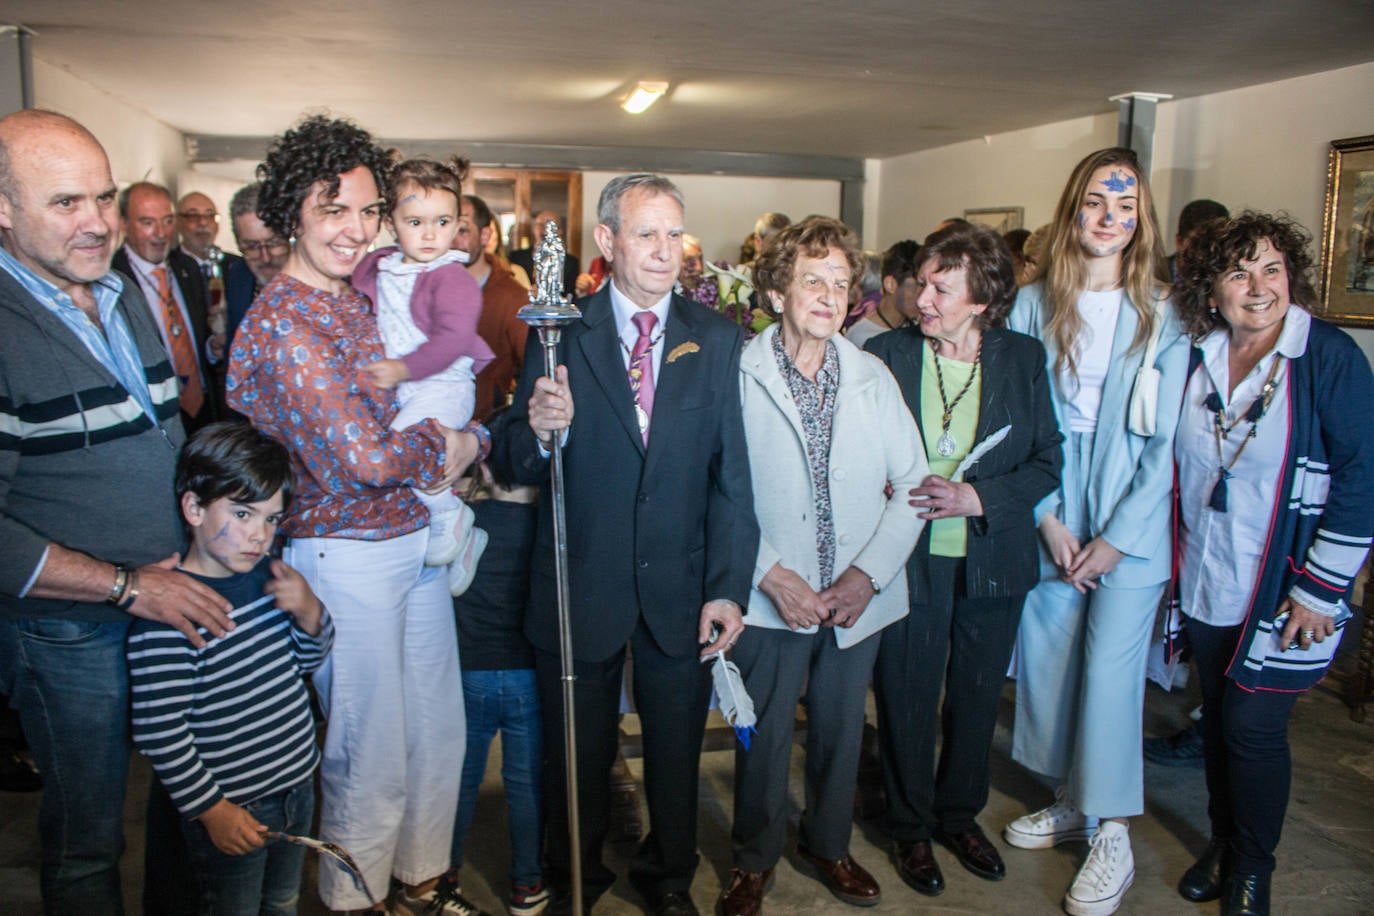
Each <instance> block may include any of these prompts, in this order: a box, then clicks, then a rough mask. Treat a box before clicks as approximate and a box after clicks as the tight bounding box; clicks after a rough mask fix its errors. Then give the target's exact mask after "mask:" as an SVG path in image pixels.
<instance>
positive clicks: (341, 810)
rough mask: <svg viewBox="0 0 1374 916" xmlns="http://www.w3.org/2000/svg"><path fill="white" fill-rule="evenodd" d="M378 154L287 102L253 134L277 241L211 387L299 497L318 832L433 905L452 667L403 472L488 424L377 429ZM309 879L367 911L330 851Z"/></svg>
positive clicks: (382, 411) (293, 529) (436, 478)
mask: <svg viewBox="0 0 1374 916" xmlns="http://www.w3.org/2000/svg"><path fill="white" fill-rule="evenodd" d="M390 168H391V163H390V161H389V159H388V158H387V155H386V153H385V152H384V151H383V150H382V149H380V148H379V147H378V146H377V145H376V144H375V143H373V141H372V138H371V136H370V135H369V134H368V133H367V132H366V131H364V130H362V129H361V128H359V127H357V126H355V125H353V124H351V123H349V122H347V121H339V120H330V119H327V118H324V117H319V116H316V117H311V118H307V119H306V120H304V121H302V122H301V123H300V124H298V125H296V127H294V128H293V129H291V130H289V131H287V132H286V133H285V134H283V135H282V136H280V137H278V138H277V139H276V140H275V141H274V142H273V144H272V147H271V149H270V150H269V151H268V155H267V160H266V161H265V162H263V163H262V164H261V165H260V166H258V177H259V179H260V180H261V181H262V191H261V193H260V195H259V198H258V216H259V217H260V218H261V219H262V221H263V222H264V223H265V224H266V225H267V226H268V227H269V228H271V229H272V230H273V231H275V232H276V233H277V234H278V235H280V236H281V237H283V238H290V239H291V254H290V255H289V256H288V258H287V261H286V265H285V266H284V267H283V268H282V270H281V272H280V273H279V274H278V275H277V276H276V278H275V279H273V281H272V282H271V283H269V284H268V285H267V286H266V287H265V288H264V289H263V290H262V292H260V293H259V294H258V297H257V299H256V301H255V302H254V303H253V306H252V308H250V309H249V311H248V314H247V316H245V318H244V320H243V323H242V325H241V326H240V328H239V332H238V335H237V336H236V337H235V339H234V348H233V352H232V354H231V356H230V365H229V374H228V382H227V385H226V388H227V390H228V398H229V403H230V404H232V405H233V407H234V409H235V410H237V411H239V412H240V413H242V414H244V415H245V416H247V417H248V418H249V420H250V421H251V422H252V423H253V425H254V426H256V427H258V428H259V429H261V430H263V431H264V432H266V433H267V434H269V435H271V436H272V437H274V438H276V439H278V440H280V441H281V442H283V443H285V445H286V447H287V449H288V450H289V451H290V453H291V459H292V464H293V466H294V469H295V473H296V481H297V485H298V488H299V495H298V496H297V498H296V500H295V501H294V502H293V504H292V506H291V513H290V515H289V516H288V517H287V519H286V520H285V521H284V522H283V524H282V526H281V529H282V531H283V532H284V533H285V534H286V535H287V537H288V543H287V547H286V550H285V552H284V554H283V556H284V558H285V559H286V560H287V562H289V563H290V564H291V565H292V566H294V567H295V568H296V569H298V570H300V572H301V573H302V574H303V575H304V576H305V577H306V579H307V580H308V581H309V582H310V585H311V587H312V588H313V589H314V590H315V593H316V594H317V595H319V596H320V599H321V600H322V601H323V602H325V604H326V605H328V607H329V610H330V613H331V614H332V615H333V617H334V621H335V627H336V639H335V641H334V651H333V654H332V655H331V656H330V658H329V659H328V660H327V661H326V662H325V664H324V666H323V667H322V668H321V669H320V670H319V671H318V672H317V673H316V675H315V686H316V689H317V690H318V692H319V696H320V700H321V704H322V705H323V707H324V710H325V715H326V716H327V718H328V731H327V733H326V736H325V745H324V759H323V762H322V764H321V768H320V776H321V778H320V783H321V787H322V795H323V798H322V803H321V806H320V811H321V814H320V832H321V835H322V836H323V837H324V838H325V839H326V840H328V841H330V842H334V843H337V844H339V845H341V846H343V847H344V848H346V849H348V850H349V852H351V853H352V855H353V857H354V859H355V860H357V862H358V864H359V866H360V867H361V869H362V872H363V874H364V876H365V878H366V881H367V885H368V886H369V888H373V889H377V890H381V891H384V890H385V889H386V888H388V887H389V885H390V882H391V879H392V877H393V876H394V877H396V878H398V879H399V880H400V881H401V882H402V884H403V885H404V887H403V888H402V889H401V890H400V891H398V893H397V899H396V900H394V901H393V907H394V909H393V912H403V911H404V912H411V913H419V912H421V911H424V912H430V913H447V912H452V911H454V910H453V909H452V907H450V906H449V905H448V903H447V902H446V899H447V898H446V891H445V890H442V889H436V887H435V884H436V879H437V878H438V877H439V876H440V875H441V874H443V872H444V871H445V870H447V868H448V866H449V847H450V841H451V839H452V834H453V821H454V815H455V812H456V810H457V801H458V785H459V777H460V773H461V771H462V765H463V751H464V747H465V740H466V739H465V727H464V726H465V723H464V717H463V703H462V700H461V696H462V684H461V679H460V674H459V665H458V654H457V650H456V645H457V640H456V636H455V634H454V621H453V607H452V602H451V599H450V596H449V589H448V582H447V578H446V576H445V573H444V570H443V568H441V567H427V566H425V565H424V558H425V547H426V544H427V541H428V524H429V515H428V512H427V511H426V509H425V507H424V505H423V504H422V503H421V502H420V500H419V499H418V498H417V497H416V495H415V494H414V492H412V490H411V487H421V488H425V489H428V490H431V491H440V490H442V489H445V488H449V487H451V486H452V485H453V483H454V481H455V480H457V478H458V476H459V475H460V474H461V473H462V472H463V470H464V469H465V468H466V467H467V466H468V465H469V464H470V463H471V462H472V461H473V460H475V459H478V458H480V457H481V455H480V453H481V452H484V451H486V443H487V441H488V440H487V436H486V430H485V429H483V428H482V427H481V426H480V425H478V424H473V423H470V424H468V426H467V427H465V428H464V429H463V430H461V431H460V430H454V429H449V428H447V427H444V426H441V425H440V424H439V423H438V421H436V420H433V419H428V420H425V421H423V422H421V423H417V424H415V425H413V426H409V427H407V428H405V429H400V430H393V429H391V428H390V424H391V422H392V420H393V419H394V418H395V416H396V413H397V411H398V405H397V401H396V397H395V394H394V392H393V391H389V390H386V389H384V388H382V387H380V386H379V385H377V384H376V382H375V381H374V380H373V376H372V374H371V373H370V372H368V371H367V367H368V366H369V365H371V364H372V363H374V362H376V361H377V360H380V359H382V358H383V357H384V355H385V354H384V351H383V347H382V341H381V338H380V335H379V333H378V330H377V322H376V317H375V313H374V310H373V308H372V304H371V303H370V302H369V301H368V299H367V298H366V297H365V296H363V295H362V294H361V293H359V292H358V291H357V290H355V289H354V288H353V287H352V286H351V285H350V284H349V278H350V276H351V275H352V273H353V271H354V268H355V267H356V266H357V264H358V262H359V261H360V260H361V258H362V256H363V254H364V253H365V252H366V251H367V248H368V245H369V244H371V242H372V241H373V239H375V238H376V236H377V232H378V229H379V225H380V220H381V214H382V207H383V201H382V190H381V189H382V188H384V187H385V186H386V179H387V177H388V172H389V170H390ZM249 826H250V827H251V825H249ZM320 896H321V897H322V898H323V899H324V902H325V903H326V904H327V905H328V906H329V908H330V909H334V910H351V909H358V908H361V907H366V906H376V907H378V908H383V909H384V908H385V904H384V903H383V904H378V903H376V902H375V901H371V900H367V899H366V898H365V895H363V894H362V893H361V892H359V891H358V890H357V889H356V888H355V887H354V886H353V884H352V882H351V881H350V880H349V879H348V877H346V876H345V875H344V874H343V873H342V872H341V871H340V870H339V869H336V868H321V870H320Z"/></svg>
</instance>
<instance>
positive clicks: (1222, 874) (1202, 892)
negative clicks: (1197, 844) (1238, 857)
mask: <svg viewBox="0 0 1374 916" xmlns="http://www.w3.org/2000/svg"><path fill="white" fill-rule="evenodd" d="M1230 854H1231V844H1230V842H1229V841H1227V840H1224V839H1221V838H1220V837H1212V839H1211V841H1210V842H1208V844H1207V850H1206V851H1205V852H1203V854H1202V856H1201V857H1200V858H1199V859H1198V860H1197V861H1196V862H1194V863H1193V864H1192V866H1191V867H1190V868H1189V869H1188V870H1187V871H1185V872H1184V873H1183V877H1182V878H1179V879H1178V894H1179V896H1180V897H1182V898H1183V899H1184V900H1191V901H1193V902H1194V903H1206V902H1207V901H1209V900H1219V899H1221V886H1222V883H1223V882H1224V881H1225V880H1226V872H1227V871H1228V870H1229V869H1228V868H1227V860H1228V859H1229V858H1230Z"/></svg>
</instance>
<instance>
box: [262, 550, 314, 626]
mask: <svg viewBox="0 0 1374 916" xmlns="http://www.w3.org/2000/svg"><path fill="white" fill-rule="evenodd" d="M270 562H271V567H270V568H271V570H272V579H271V580H270V581H269V582H268V583H267V586H266V588H265V591H266V592H267V594H269V595H271V596H272V600H273V601H275V602H276V604H277V607H278V608H280V609H281V610H283V611H285V612H286V613H288V614H290V615H291V616H292V617H293V618H295V620H296V626H298V627H300V628H301V629H302V630H304V631H305V632H306V633H308V634H310V635H311V636H318V635H320V618H321V617H322V616H323V613H324V606H323V605H322V604H320V599H319V598H317V597H315V593H314V592H313V591H311V589H310V583H309V582H306V581H305V576H302V575H301V574H300V573H298V572H296V570H294V569H293V568H291V567H290V566H288V565H287V564H286V563H284V562H283V561H281V560H277V559H273V560H271V561H270Z"/></svg>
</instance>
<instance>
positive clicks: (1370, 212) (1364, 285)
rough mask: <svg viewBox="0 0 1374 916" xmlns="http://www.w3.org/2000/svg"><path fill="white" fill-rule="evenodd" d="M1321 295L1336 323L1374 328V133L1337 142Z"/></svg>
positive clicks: (1328, 182)
mask: <svg viewBox="0 0 1374 916" xmlns="http://www.w3.org/2000/svg"><path fill="white" fill-rule="evenodd" d="M1321 297H1322V305H1324V306H1325V307H1326V317H1327V318H1328V319H1329V320H1331V321H1334V322H1335V323H1336V324H1344V325H1350V326H1357V327H1374V134H1370V135H1368V136H1364V137H1350V138H1348V139H1345V140H1332V141H1331V152H1330V158H1329V161H1328V165H1327V170H1326V211H1325V216H1324V218H1323V220H1322V262H1321Z"/></svg>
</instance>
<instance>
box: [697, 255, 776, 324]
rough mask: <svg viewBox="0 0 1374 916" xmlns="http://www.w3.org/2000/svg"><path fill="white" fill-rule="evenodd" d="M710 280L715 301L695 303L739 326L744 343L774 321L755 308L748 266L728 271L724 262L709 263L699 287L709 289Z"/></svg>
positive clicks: (728, 265) (729, 267)
mask: <svg viewBox="0 0 1374 916" xmlns="http://www.w3.org/2000/svg"><path fill="white" fill-rule="evenodd" d="M712 279H714V280H715V286H716V290H715V294H716V295H715V301H713V302H706V300H705V299H700V298H699V299H697V301H698V302H701V303H702V304H704V305H709V306H711V307H713V308H715V310H716V311H718V312H720V313H721V314H722V315H724V316H725V317H726V318H729V319H730V320H731V321H733V322H735V324H737V325H739V326H740V329H741V330H742V331H744V339H745V340H750V339H751V338H753V337H754V335H756V334H758V333H759V332H760V331H762V330H763V329H764V328H766V327H768V326H769V325H770V324H772V323H773V322H774V321H776V320H777V319H776V318H774V317H773V316H772V315H770V314H769V313H768V312H767V311H766V310H765V309H762V308H758V307H756V306H755V305H754V301H755V299H756V297H755V295H754V284H753V281H752V279H751V278H750V276H749V268H748V267H747V266H740V267H731V266H730V264H729V262H727V261H716V262H714V263H712V262H710V261H708V262H706V272H705V273H703V274H702V280H703V281H704V282H703V283H702V285H703V286H710V285H711V283H710V281H711V280H712Z"/></svg>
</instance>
